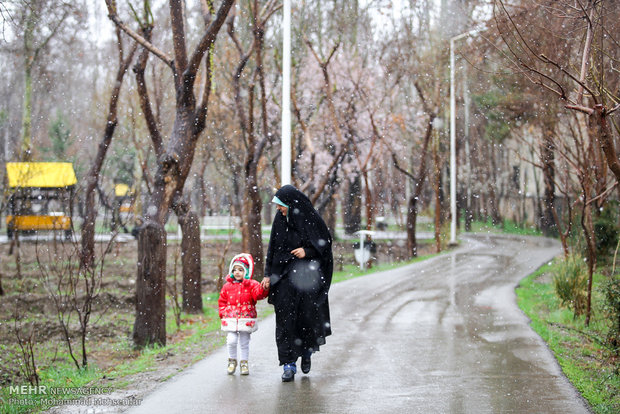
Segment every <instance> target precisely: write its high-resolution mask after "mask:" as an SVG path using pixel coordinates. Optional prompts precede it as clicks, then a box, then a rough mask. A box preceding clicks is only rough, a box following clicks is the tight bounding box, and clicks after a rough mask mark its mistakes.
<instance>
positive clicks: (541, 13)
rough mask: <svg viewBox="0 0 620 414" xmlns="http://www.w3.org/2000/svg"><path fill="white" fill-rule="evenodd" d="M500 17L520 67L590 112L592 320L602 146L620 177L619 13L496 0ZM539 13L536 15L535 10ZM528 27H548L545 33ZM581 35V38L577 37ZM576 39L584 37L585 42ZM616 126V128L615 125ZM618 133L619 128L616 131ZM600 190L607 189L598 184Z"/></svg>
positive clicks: (567, 102) (587, 226)
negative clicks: (619, 139) (619, 124)
mask: <svg viewBox="0 0 620 414" xmlns="http://www.w3.org/2000/svg"><path fill="white" fill-rule="evenodd" d="M494 4H495V6H496V7H495V12H496V13H495V21H496V26H497V28H498V30H499V31H500V34H501V36H502V39H503V41H504V44H505V45H506V46H507V48H508V50H509V53H508V54H507V58H508V59H509V61H510V62H511V63H512V64H513V66H514V67H515V68H518V69H519V70H520V71H521V73H522V74H523V75H524V76H526V77H527V78H528V79H529V80H530V81H531V82H533V83H534V84H536V85H539V86H540V87H541V88H542V89H543V90H545V91H547V92H548V93H551V94H553V95H556V96H557V97H558V98H559V99H560V100H561V101H562V102H563V103H564V107H565V108H566V109H568V110H571V111H577V112H578V113H580V114H583V115H581V116H585V117H586V119H587V121H586V120H584V123H585V124H590V125H591V127H589V128H588V129H587V131H588V135H589V140H588V142H586V143H585V145H586V148H587V149H588V155H589V158H588V159H589V160H591V161H590V168H589V169H587V170H586V171H591V170H598V172H597V174H598V177H599V178H598V179H594V180H593V179H592V178H591V177H590V175H589V174H585V173H584V174H581V175H580V179H579V182H580V183H581V188H582V191H583V197H584V203H583V206H582V223H581V224H582V230H583V232H584V236H585V239H586V243H587V253H588V254H587V259H588V274H589V277H588V305H587V310H586V321H585V322H586V325H588V324H589V321H590V298H591V288H592V276H593V272H594V269H595V254H594V253H595V252H594V245H593V243H594V239H593V237H594V234H593V229H592V218H591V209H590V204H591V203H592V200H594V199H596V198H597V197H598V195H597V194H595V193H594V191H595V189H594V188H593V186H594V183H595V182H597V181H598V182H599V183H600V182H601V181H604V180H602V179H601V178H602V177H604V172H602V171H600V168H597V162H596V161H597V158H599V159H600V157H597V155H598V151H599V150H598V149H597V148H600V150H601V151H602V153H603V154H604V159H605V160H606V163H607V166H608V167H609V169H610V170H611V171H612V173H613V174H614V177H615V179H616V182H619V181H620V160H619V159H618V155H617V154H616V151H615V142H614V140H615V139H614V131H613V130H612V128H611V124H612V123H613V119H612V116H611V115H612V114H613V113H614V112H616V111H617V110H619V109H620V98H619V97H618V96H616V94H615V92H614V91H617V90H618V87H619V85H620V80H619V77H618V76H617V68H616V67H615V64H616V63H617V62H618V61H619V59H620V47H618V46H619V45H620V43H619V42H618V39H617V33H618V28H619V25H620V23H619V22H620V11H619V10H618V7H616V5H615V4H614V3H613V2H611V3H609V2H602V1H595V0H587V1H578V2H576V3H573V2H569V1H560V2H552V1H543V2H531V1H529V0H523V1H521V2H519V4H516V5H514V6H507V5H506V4H505V2H503V1H502V0H496V1H495V3H494ZM534 11H536V13H533V12H534ZM526 25H527V27H528V28H529V27H539V28H544V30H545V35H544V36H541V33H540V31H537V30H525V26H526ZM577 33H579V34H581V36H576V34H577ZM575 39H583V41H581V42H577V41H575ZM616 129H617V128H616ZM616 133H617V131H616ZM596 191H597V192H598V193H599V195H600V194H602V193H604V192H605V190H604V188H602V187H598V188H596Z"/></svg>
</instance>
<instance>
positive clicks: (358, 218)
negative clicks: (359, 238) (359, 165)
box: [342, 175, 362, 234]
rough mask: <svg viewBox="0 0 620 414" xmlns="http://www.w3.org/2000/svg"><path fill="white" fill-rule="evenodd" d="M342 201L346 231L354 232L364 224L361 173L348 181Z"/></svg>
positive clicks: (348, 232) (347, 232)
mask: <svg viewBox="0 0 620 414" xmlns="http://www.w3.org/2000/svg"><path fill="white" fill-rule="evenodd" d="M342 201H343V204H344V205H343V209H342V210H343V211H342V212H343V214H344V216H343V221H344V232H345V233H346V234H353V233H355V232H356V231H358V230H360V228H361V226H362V181H361V179H360V176H359V175H356V176H355V177H354V178H353V180H350V181H349V182H348V183H347V188H346V189H345V194H344V197H343V198H342Z"/></svg>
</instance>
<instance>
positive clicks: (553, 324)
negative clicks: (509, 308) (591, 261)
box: [517, 264, 620, 414]
mask: <svg viewBox="0 0 620 414" xmlns="http://www.w3.org/2000/svg"><path fill="white" fill-rule="evenodd" d="M553 267H554V264H547V265H545V266H543V267H542V268H540V269H539V270H538V271H537V272H535V273H534V274H532V275H530V276H528V277H527V278H525V279H524V280H523V281H521V283H520V285H519V288H518V289H517V298H518V299H517V303H518V304H519V307H520V308H521V309H522V310H523V311H524V312H525V314H526V315H527V316H528V317H529V318H530V320H531V326H532V328H533V329H534V330H535V331H536V332H537V333H538V334H539V335H540V336H541V337H542V338H543V340H544V341H545V342H546V343H547V344H548V346H549V348H550V349H551V350H552V351H553V353H554V355H555V357H556V359H557V360H558V362H559V364H560V366H561V367H562V370H563V371H564V374H565V375H566V376H567V377H568V379H569V380H570V382H571V383H572V384H573V385H574V386H575V387H576V388H577V389H578V390H579V392H580V393H581V395H582V396H583V397H584V398H585V399H586V400H587V401H588V402H589V404H590V406H591V407H592V409H593V410H594V412H596V413H601V414H603V413H605V414H607V413H617V412H620V373H619V372H618V367H617V366H616V367H614V364H613V360H612V359H611V355H610V354H609V351H608V350H607V349H606V348H605V346H604V345H603V342H604V336H605V332H606V325H605V321H604V319H603V314H602V312H601V310H600V308H601V303H602V297H601V294H600V292H599V290H598V288H597V287H598V286H599V285H600V284H601V283H602V282H603V281H604V279H605V276H602V275H600V274H596V275H595V278H594V281H593V285H594V286H593V290H592V292H593V295H592V296H593V298H592V304H593V316H592V319H591V322H590V325H589V326H588V327H585V323H584V319H583V317H580V318H577V319H574V318H573V314H572V312H571V311H570V310H568V309H566V308H561V306H560V300H559V299H558V297H557V296H556V294H555V292H554V288H553V282H552V281H551V278H550V277H544V278H543V276H544V275H548V274H550V273H551V272H553Z"/></svg>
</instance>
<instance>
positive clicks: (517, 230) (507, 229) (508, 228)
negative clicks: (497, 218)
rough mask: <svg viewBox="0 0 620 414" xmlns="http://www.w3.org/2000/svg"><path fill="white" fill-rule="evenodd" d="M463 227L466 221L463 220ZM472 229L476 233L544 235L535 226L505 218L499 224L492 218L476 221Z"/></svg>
mask: <svg viewBox="0 0 620 414" xmlns="http://www.w3.org/2000/svg"><path fill="white" fill-rule="evenodd" d="M461 226H462V227H461V228H464V226H465V223H464V221H463V220H461ZM471 231H472V232H475V233H489V232H490V233H508V234H516V235H521V236H542V232H541V231H540V230H538V229H537V228H536V227H535V226H526V225H523V226H520V225H518V224H517V223H515V222H514V221H512V220H504V221H503V222H501V223H499V224H493V221H492V220H491V219H489V220H487V221H474V222H472V224H471Z"/></svg>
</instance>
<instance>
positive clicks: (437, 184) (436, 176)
mask: <svg viewBox="0 0 620 414" xmlns="http://www.w3.org/2000/svg"><path fill="white" fill-rule="evenodd" d="M438 145H439V143H438V142H435V143H434V145H433V192H434V193H435V248H436V250H437V253H439V252H441V167H440V166H439V148H437V147H438Z"/></svg>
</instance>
